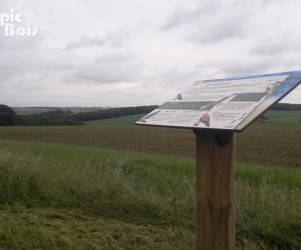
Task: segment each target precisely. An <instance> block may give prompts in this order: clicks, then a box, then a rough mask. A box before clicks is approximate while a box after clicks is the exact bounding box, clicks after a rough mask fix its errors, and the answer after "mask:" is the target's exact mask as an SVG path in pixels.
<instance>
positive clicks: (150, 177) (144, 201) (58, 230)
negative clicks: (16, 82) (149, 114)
mask: <svg viewBox="0 0 301 250" xmlns="http://www.w3.org/2000/svg"><path fill="white" fill-rule="evenodd" d="M136 119H137V120H138V119H139V116H138V117H137V116H130V117H123V118H115V119H110V120H107V121H97V122H94V123H92V124H89V125H88V126H78V127H75V126H71V127H68V126H62V127H0V214H1V215H0V248H1V249H194V242H195V224H194V207H195V206H194V202H195V200H194V196H195V194H194V183H195V174H194V151H195V148H194V146H195V145H194V144H195V143H194V134H193V133H192V131H189V130H179V129H162V128H149V127H138V126H133V125H131V124H132V123H133V121H135V120H136ZM300 125H301V123H298V122H289V123H283V122H267V123H259V122H258V123H256V124H254V125H253V126H251V127H249V128H248V129H247V130H246V131H245V132H243V133H242V134H238V136H237V156H236V158H237V160H238V161H237V164H236V232H237V237H236V243H237V249H300V248H299V246H300V245H301V199H300V197H301V171H300V168H301V126H300Z"/></svg>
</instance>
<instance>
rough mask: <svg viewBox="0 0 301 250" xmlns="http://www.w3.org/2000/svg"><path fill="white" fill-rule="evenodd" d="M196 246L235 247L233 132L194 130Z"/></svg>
mask: <svg viewBox="0 0 301 250" xmlns="http://www.w3.org/2000/svg"><path fill="white" fill-rule="evenodd" d="M195 134H196V206H197V207H196V224H197V232H196V233H197V247H196V248H197V250H213V249H214V250H228V249H229V250H233V249H235V218H234V216H235V211H234V208H235V204H234V184H235V178H234V151H235V148H234V146H235V138H234V134H233V132H220V131H214V130H213V131H208V130H195Z"/></svg>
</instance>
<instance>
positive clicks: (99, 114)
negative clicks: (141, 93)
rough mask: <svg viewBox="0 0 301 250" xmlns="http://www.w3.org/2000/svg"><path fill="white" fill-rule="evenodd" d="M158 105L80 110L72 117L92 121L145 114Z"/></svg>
mask: <svg viewBox="0 0 301 250" xmlns="http://www.w3.org/2000/svg"><path fill="white" fill-rule="evenodd" d="M157 107H158V106H155V105H152V106H138V107H125V108H110V109H102V110H98V111H92V112H82V113H78V114H74V117H75V118H76V119H77V120H78V121H93V120H101V119H107V118H114V117H120V116H126V115H137V114H146V113H149V112H151V111H153V110H154V109H156V108H157Z"/></svg>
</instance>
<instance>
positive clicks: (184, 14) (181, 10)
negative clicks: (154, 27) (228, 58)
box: [160, 0, 260, 43]
mask: <svg viewBox="0 0 301 250" xmlns="http://www.w3.org/2000/svg"><path fill="white" fill-rule="evenodd" d="M258 5H260V1H238V0H232V1H201V2H196V1H195V2H194V5H192V7H187V6H186V5H185V4H183V3H182V4H181V5H179V6H178V7H177V8H176V9H175V10H174V12H173V13H172V14H171V16H170V17H169V18H168V20H167V21H166V22H165V24H164V25H163V26H162V27H160V29H161V30H163V31H168V30H171V29H174V28H181V32H182V33H181V34H182V35H183V37H184V38H186V40H188V41H193V42H198V43H209V42H210V43H212V42H219V41H222V40H225V39H234V38H244V37H246V36H247V35H249V33H250V30H249V29H248V28H249V23H250V22H251V20H252V17H253V15H254V8H253V7H254V6H258Z"/></svg>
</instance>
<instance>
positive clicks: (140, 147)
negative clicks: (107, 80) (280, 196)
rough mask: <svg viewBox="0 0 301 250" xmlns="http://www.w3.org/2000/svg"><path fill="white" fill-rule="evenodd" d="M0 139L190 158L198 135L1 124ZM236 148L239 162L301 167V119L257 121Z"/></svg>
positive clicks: (175, 131) (103, 127)
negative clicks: (300, 120)
mask: <svg viewBox="0 0 301 250" xmlns="http://www.w3.org/2000/svg"><path fill="white" fill-rule="evenodd" d="M120 119H121V118H120ZM112 120H113V119H112ZM112 120H111V121H112ZM0 139H2V140H17V141H31V142H47V143H48V142H51V143H62V144H75V145H81V146H92V147H101V148H109V149H117V150H129V151H138V152H146V153H154V154H163V155H172V156H185V157H190V158H192V157H194V155H195V136H194V134H193V132H192V131H191V130H182V129H166V128H153V127H141V126H134V125H132V126H129V125H122V126H110V125H99V126H72V127H69V126H61V127H59V126H58V127H0ZM236 152H237V154H236V159H237V161H239V162H245V163H251V164H259V165H271V166H280V167H288V168H301V123H300V124H299V123H294V124H284V123H259V122H258V123H255V124H254V125H252V126H250V127H249V128H247V129H246V130H245V131H244V132H243V133H238V134H237V150H236Z"/></svg>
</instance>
